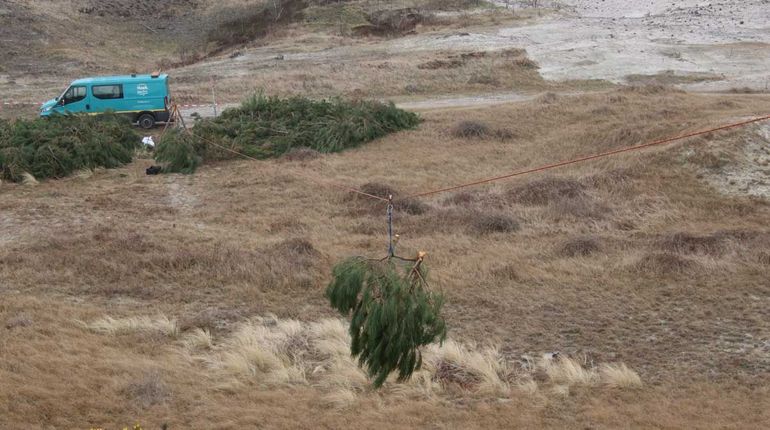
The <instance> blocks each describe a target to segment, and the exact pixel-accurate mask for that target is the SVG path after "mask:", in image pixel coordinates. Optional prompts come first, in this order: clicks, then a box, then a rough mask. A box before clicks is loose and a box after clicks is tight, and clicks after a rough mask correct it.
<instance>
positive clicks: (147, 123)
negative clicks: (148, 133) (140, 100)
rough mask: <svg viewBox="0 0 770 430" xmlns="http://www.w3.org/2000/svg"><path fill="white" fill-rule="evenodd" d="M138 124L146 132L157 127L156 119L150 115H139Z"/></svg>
mask: <svg viewBox="0 0 770 430" xmlns="http://www.w3.org/2000/svg"><path fill="white" fill-rule="evenodd" d="M137 122H138V123H139V127H142V128H143V129H145V130H147V129H150V128H153V127H155V117H154V116H152V114H149V113H144V114H141V115H139V119H138V120H137Z"/></svg>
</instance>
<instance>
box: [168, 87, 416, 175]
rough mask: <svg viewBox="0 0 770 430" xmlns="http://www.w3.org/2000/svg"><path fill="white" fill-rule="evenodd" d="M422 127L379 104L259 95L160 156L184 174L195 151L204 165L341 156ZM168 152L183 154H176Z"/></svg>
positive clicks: (198, 126)
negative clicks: (308, 152)
mask: <svg viewBox="0 0 770 430" xmlns="http://www.w3.org/2000/svg"><path fill="white" fill-rule="evenodd" d="M419 122H420V119H419V117H418V116H417V115H416V114H414V113H411V112H406V111H403V110H401V109H398V108H396V107H395V106H394V105H393V104H385V103H381V102H378V101H345V100H341V99H331V100H312V99H309V98H305V97H291V98H279V97H266V96H263V95H256V96H253V97H251V98H250V99H248V100H246V101H244V102H243V103H242V104H241V106H240V107H237V108H232V109H227V110H225V111H224V112H222V115H220V116H219V117H217V118H208V119H201V120H198V121H196V123H195V127H194V128H192V130H191V133H192V135H193V137H194V138H192V139H190V138H189V137H182V138H180V136H179V135H177V134H170V135H169V134H167V135H165V136H164V137H163V138H162V139H161V141H160V142H159V145H158V146H159V147H158V151H159V153H163V154H168V156H166V155H164V157H163V158H158V161H160V162H163V163H167V165H166V169H167V171H176V172H182V171H189V170H190V169H189V167H191V164H190V163H189V160H193V159H194V157H193V154H190V153H189V152H190V151H193V150H194V151H195V155H197V156H199V157H201V159H202V160H204V161H208V160H225V159H231V158H235V157H237V156H238V155H236V154H235V153H233V152H231V151H236V152H238V153H242V154H245V155H248V156H250V157H254V158H259V159H264V158H272V157H277V156H279V155H281V154H284V153H287V152H289V151H290V150H292V149H295V148H302V147H304V148H310V149H313V150H316V151H318V152H321V153H328V152H338V151H342V150H344V149H348V148H352V147H356V146H359V145H361V144H363V143H366V142H369V141H371V140H374V139H377V138H380V137H382V136H385V135H387V134H389V133H393V132H396V131H399V130H404V129H410V128H414V127H416V126H417V124H419ZM211 142H214V143H216V145H214V144H212V143H211ZM217 145H220V146H223V147H225V148H227V149H229V150H225V149H222V148H221V147H220V146H217ZM167 146H175V147H177V148H175V149H174V150H171V149H169V148H167ZM172 154H173V156H171V155H172ZM193 167H194V166H193Z"/></svg>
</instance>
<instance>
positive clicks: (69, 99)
mask: <svg viewBox="0 0 770 430" xmlns="http://www.w3.org/2000/svg"><path fill="white" fill-rule="evenodd" d="M84 98H86V87H70V88H69V89H68V90H67V92H66V93H64V104H65V105H68V104H70V103H75V102H79V101H81V100H83V99H84Z"/></svg>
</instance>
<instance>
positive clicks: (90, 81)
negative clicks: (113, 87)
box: [72, 74, 168, 85]
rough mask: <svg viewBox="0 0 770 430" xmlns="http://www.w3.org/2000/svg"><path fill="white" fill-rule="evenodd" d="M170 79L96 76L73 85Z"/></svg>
mask: <svg viewBox="0 0 770 430" xmlns="http://www.w3.org/2000/svg"><path fill="white" fill-rule="evenodd" d="M166 79H168V75H167V74H163V75H159V76H158V77H155V78H153V77H152V75H116V76H94V77H90V78H82V79H78V80H76V81H73V82H72V85H92V84H114V83H121V84H122V83H131V82H146V81H165V80H166Z"/></svg>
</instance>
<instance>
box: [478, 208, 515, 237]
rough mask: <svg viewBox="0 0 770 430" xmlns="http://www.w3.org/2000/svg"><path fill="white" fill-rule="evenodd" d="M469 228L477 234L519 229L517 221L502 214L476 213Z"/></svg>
mask: <svg viewBox="0 0 770 430" xmlns="http://www.w3.org/2000/svg"><path fill="white" fill-rule="evenodd" d="M471 229H472V230H473V231H474V232H476V233H479V234H492V233H508V232H512V231H517V230H519V222H518V221H516V220H515V219H513V218H511V217H510V216H508V215H503V214H484V213H481V214H477V215H476V216H475V217H474V218H473V220H472V221H471Z"/></svg>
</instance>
